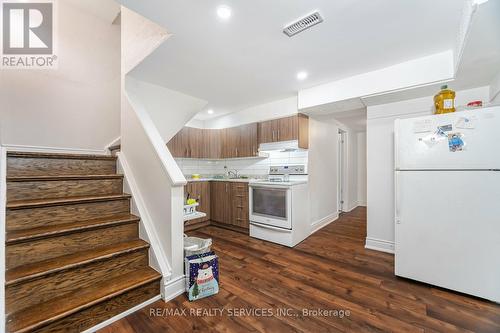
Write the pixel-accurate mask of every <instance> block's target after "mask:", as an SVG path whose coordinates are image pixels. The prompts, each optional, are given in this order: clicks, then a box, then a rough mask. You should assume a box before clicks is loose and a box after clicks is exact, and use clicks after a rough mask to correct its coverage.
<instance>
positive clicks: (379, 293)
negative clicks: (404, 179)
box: [100, 208, 500, 333]
mask: <svg viewBox="0 0 500 333" xmlns="http://www.w3.org/2000/svg"><path fill="white" fill-rule="evenodd" d="M191 234H194V235H197V236H201V237H212V238H213V240H214V246H213V248H214V249H215V251H217V253H218V255H219V257H220V272H221V280H220V283H221V291H220V293H219V294H218V295H217V296H213V297H211V298H206V299H202V300H198V301H196V302H189V301H187V299H186V297H185V296H184V295H182V296H179V297H177V298H176V299H175V300H173V301H171V302H168V303H164V302H163V301H158V302H156V303H154V304H152V305H151V306H148V307H146V308H144V309H142V310H140V311H138V312H136V313H134V314H132V315H130V316H128V317H126V318H124V319H122V320H120V321H118V322H116V323H114V324H113V325H111V326H109V327H107V328H105V329H103V330H101V331H100V332H101V333H111V332H136V333H145V332H195V331H199V332H206V331H216V332H315V333H316V332H496V333H498V332H500V305H498V304H494V303H491V302H487V301H484V300H480V299H477V298H473V297H468V296H465V295H462V294H458V293H454V292H450V291H446V290H444V289H439V288H434V287H431V286H429V285H425V284H421V283H416V282H413V281H410V280H405V279H401V278H396V277H395V276H394V274H393V263H394V258H393V256H392V255H390V254H385V253H380V252H376V251H370V250H366V249H365V248H364V239H365V235H366V210H365V209H364V208H357V209H356V210H354V211H353V212H351V213H348V214H345V215H343V216H342V217H341V218H340V219H339V220H337V221H336V222H335V223H332V224H330V225H328V226H327V227H325V228H323V229H322V230H320V231H319V232H317V233H315V234H314V235H313V236H311V237H309V238H308V239H307V240H305V241H304V242H302V243H301V244H299V245H298V246H297V247H295V248H294V249H290V248H286V247H282V246H279V245H275V244H272V243H267V242H263V241H260V240H257V239H252V238H250V237H248V236H245V235H242V234H239V233H236V232H233V231H228V230H225V229H220V228H216V227H207V228H204V229H203V230H199V231H196V232H192V233H191ZM278 308H279V309H285V310H284V311H288V315H284V314H282V315H278V314H277V309H278ZM156 309H160V311H162V310H163V309H167V310H170V311H175V310H176V309H177V311H178V313H177V315H176V313H171V314H170V315H168V313H167V315H166V316H160V317H154V316H151V315H150V312H151V311H152V310H156ZM215 309H217V310H215ZM221 309H223V310H224V312H223V313H222V315H221V313H220V311H221ZM240 309H247V310H246V311H256V310H262V311H264V312H265V314H266V315H269V314H270V313H269V312H270V311H273V314H274V315H273V316H268V317H257V316H252V315H245V313H236V312H237V311H245V310H240ZM269 309H271V310H269ZM303 309H311V310H313V309H325V310H339V309H341V310H348V311H349V316H346V315H344V317H343V318H340V317H339V315H337V317H335V313H334V312H331V313H330V315H328V314H326V315H325V313H322V314H317V315H316V316H314V315H313V316H303V315H302V310H303ZM182 310H184V311H186V312H187V313H186V315H182V313H180V312H181V311H182ZM203 310H206V311H211V313H206V314H207V315H206V316H197V315H196V311H203ZM216 311H217V312H216ZM164 314H165V313H164ZM210 314H211V315H212V316H209V315H210ZM237 314H239V315H237Z"/></svg>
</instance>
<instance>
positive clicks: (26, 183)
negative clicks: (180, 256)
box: [5, 152, 161, 332]
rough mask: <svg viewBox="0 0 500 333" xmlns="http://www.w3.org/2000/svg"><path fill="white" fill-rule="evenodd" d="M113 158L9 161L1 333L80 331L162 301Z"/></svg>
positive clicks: (19, 156)
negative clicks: (3, 330)
mask: <svg viewBox="0 0 500 333" xmlns="http://www.w3.org/2000/svg"><path fill="white" fill-rule="evenodd" d="M130 198H131V196H130V195H128V194H124V193H123V176H122V175H118V174H116V157H113V156H90V155H67V154H41V153H18V152H9V153H8V154H7V210H6V244H5V251H6V258H5V259H6V261H5V262H6V268H7V271H6V283H5V303H6V306H5V307H6V317H7V323H6V327H7V332H81V331H83V330H85V329H87V328H90V327H92V326H94V325H96V324H98V323H100V322H102V321H104V320H106V319H109V318H111V317H113V316H115V315H117V314H119V313H121V312H123V311H125V310H127V309H129V308H132V307H134V306H136V305H138V304H141V303H143V302H145V301H147V300H149V299H151V298H153V297H155V296H157V295H159V294H160V279H161V275H160V274H159V273H158V272H156V271H155V270H153V269H152V268H150V267H149V264H148V262H149V260H148V258H149V257H148V251H149V244H148V243H146V242H144V241H143V240H141V239H139V233H138V232H139V230H138V228H139V218H138V217H137V216H134V215H131V214H130Z"/></svg>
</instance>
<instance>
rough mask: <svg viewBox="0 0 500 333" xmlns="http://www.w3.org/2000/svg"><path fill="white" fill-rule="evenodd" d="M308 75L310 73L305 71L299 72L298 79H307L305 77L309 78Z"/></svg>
mask: <svg viewBox="0 0 500 333" xmlns="http://www.w3.org/2000/svg"><path fill="white" fill-rule="evenodd" d="M307 75H308V74H307V72H305V71H301V72H298V73H297V80H300V81H302V80H305V79H307Z"/></svg>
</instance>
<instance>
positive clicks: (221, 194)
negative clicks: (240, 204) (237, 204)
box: [210, 182, 231, 224]
mask: <svg viewBox="0 0 500 333" xmlns="http://www.w3.org/2000/svg"><path fill="white" fill-rule="evenodd" d="M230 185H231V183H230V182H211V183H210V204H211V207H210V211H211V212H212V214H211V215H210V219H211V220H212V221H214V222H218V223H223V224H228V223H229V221H230V220H231V186H230Z"/></svg>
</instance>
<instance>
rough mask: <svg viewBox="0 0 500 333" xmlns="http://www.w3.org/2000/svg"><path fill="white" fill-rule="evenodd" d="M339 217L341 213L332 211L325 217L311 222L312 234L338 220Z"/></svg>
mask: <svg viewBox="0 0 500 333" xmlns="http://www.w3.org/2000/svg"><path fill="white" fill-rule="evenodd" d="M338 218H339V213H332V214H330V215H328V216H325V217H324V218H322V219H320V220H318V221H316V222H313V223H312V224H311V230H312V231H311V235H312V234H314V233H315V232H316V231H318V230H319V229H321V228H324V227H326V226H327V225H329V224H330V223H332V222H333V221H336V220H337V219H338Z"/></svg>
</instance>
